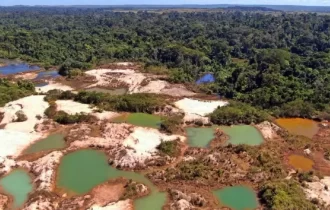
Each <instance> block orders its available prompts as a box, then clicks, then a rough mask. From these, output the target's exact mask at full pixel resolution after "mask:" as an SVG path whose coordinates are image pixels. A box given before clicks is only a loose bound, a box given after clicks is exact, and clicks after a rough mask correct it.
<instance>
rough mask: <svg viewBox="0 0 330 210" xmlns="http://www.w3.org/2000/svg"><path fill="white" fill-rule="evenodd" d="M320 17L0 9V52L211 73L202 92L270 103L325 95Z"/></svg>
mask: <svg viewBox="0 0 330 210" xmlns="http://www.w3.org/2000/svg"><path fill="white" fill-rule="evenodd" d="M329 24H330V17H329V16H326V15H317V14H312V13H306V14H299V13H278V12H276V13H275V12H274V13H273V14H272V13H269V12H268V13H263V12H254V11H252V12H248V11H239V10H235V11H216V12H203V11H201V12H197V11H194V12H190V13H189V12H186V13H183V12H182V13H180V12H175V11H173V12H168V13H161V12H157V13H156V12H144V11H137V12H134V11H132V12H125V13H124V12H114V11H110V10H108V9H106V8H37V7H33V8H26V7H22V8H19V7H13V8H0V57H4V58H17V57H18V58H21V59H24V60H27V61H29V62H33V63H39V64H41V65H43V66H45V67H49V66H53V65H56V66H59V67H60V69H62V70H63V71H64V72H67V71H70V70H71V69H75V68H79V69H88V68H91V67H92V66H94V65H98V64H100V63H104V62H109V61H115V60H127V61H128V60H129V61H140V62H144V63H145V64H146V65H147V66H159V67H166V68H168V69H169V74H170V76H171V77H170V78H171V79H172V81H173V82H194V81H195V80H196V79H197V78H198V77H200V76H201V75H202V74H204V73H206V72H208V73H213V74H214V76H215V79H216V82H215V83H214V84H211V85H206V86H205V87H204V89H206V90H207V91H208V92H213V93H218V94H220V95H221V96H223V97H226V98H231V99H236V100H240V101H242V102H246V103H250V104H252V105H253V106H257V107H260V108H263V109H274V110H277V109H280V108H281V107H283V106H284V105H286V106H288V105H287V104H288V103H290V102H292V101H301V102H302V103H305V102H308V103H310V104H312V106H313V109H315V110H318V111H324V110H329V108H328V104H329V103H330V82H329V80H330V70H329V68H330V51H329V49H330V36H329V34H330V33H329Z"/></svg>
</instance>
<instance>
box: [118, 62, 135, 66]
mask: <svg viewBox="0 0 330 210" xmlns="http://www.w3.org/2000/svg"><path fill="white" fill-rule="evenodd" d="M115 64H116V65H118V66H132V65H134V63H132V62H117V63H115Z"/></svg>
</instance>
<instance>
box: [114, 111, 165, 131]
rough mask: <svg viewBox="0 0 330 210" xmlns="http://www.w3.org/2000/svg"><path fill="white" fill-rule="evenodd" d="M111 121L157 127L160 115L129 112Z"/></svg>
mask: <svg viewBox="0 0 330 210" xmlns="http://www.w3.org/2000/svg"><path fill="white" fill-rule="evenodd" d="M113 122H116V123H129V124H132V125H136V126H142V127H150V128H159V126H160V123H161V118H160V116H157V115H152V114H146V113H130V114H123V115H121V116H119V117H117V118H115V119H113Z"/></svg>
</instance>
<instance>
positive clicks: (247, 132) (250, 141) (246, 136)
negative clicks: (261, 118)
mask: <svg viewBox="0 0 330 210" xmlns="http://www.w3.org/2000/svg"><path fill="white" fill-rule="evenodd" d="M220 130H222V131H223V132H225V133H226V134H227V135H228V136H229V141H228V143H231V144H234V145H238V144H247V145H251V146H255V145H260V144H261V143H262V142H263V141H264V139H263V137H262V135H261V133H260V132H259V131H258V130H257V129H256V128H255V127H253V126H250V125H233V126H220Z"/></svg>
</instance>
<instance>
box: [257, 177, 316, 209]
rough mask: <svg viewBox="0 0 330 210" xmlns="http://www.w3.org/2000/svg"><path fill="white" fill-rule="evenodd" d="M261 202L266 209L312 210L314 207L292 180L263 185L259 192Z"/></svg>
mask: <svg viewBox="0 0 330 210" xmlns="http://www.w3.org/2000/svg"><path fill="white" fill-rule="evenodd" d="M259 194H260V198H261V202H262V203H263V204H264V205H265V206H266V207H267V209H274V210H277V209H287V210H296V209H299V210H312V209H316V207H315V206H314V205H313V204H312V203H311V202H310V201H308V200H307V199H306V197H305V193H304V192H303V190H302V188H301V187H300V186H299V184H298V183H297V182H295V181H293V180H278V181H272V182H268V183H266V184H264V185H263V186H262V187H261V191H260V193H259Z"/></svg>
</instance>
